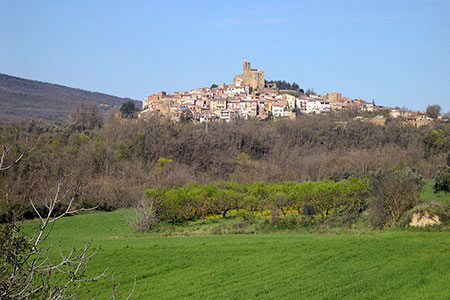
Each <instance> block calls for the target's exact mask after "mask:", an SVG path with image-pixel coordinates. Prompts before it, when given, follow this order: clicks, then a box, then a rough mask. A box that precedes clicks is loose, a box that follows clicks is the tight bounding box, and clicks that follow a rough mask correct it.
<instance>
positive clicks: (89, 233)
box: [24, 210, 450, 299]
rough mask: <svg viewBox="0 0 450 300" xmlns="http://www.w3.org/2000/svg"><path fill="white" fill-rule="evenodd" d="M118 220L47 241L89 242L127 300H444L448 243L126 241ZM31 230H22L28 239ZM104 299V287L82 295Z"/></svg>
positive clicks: (102, 218) (93, 220) (81, 226)
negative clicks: (132, 292) (131, 292)
mask: <svg viewBox="0 0 450 300" xmlns="http://www.w3.org/2000/svg"><path fill="white" fill-rule="evenodd" d="M128 213H129V211H127V210H118V211H114V212H94V213H88V214H83V215H78V216H72V217H66V218H63V219H61V220H59V221H58V222H57V223H56V225H55V228H54V230H53V232H52V235H51V236H50V240H49V241H53V242H54V243H57V242H58V241H59V239H60V238H61V239H62V245H63V248H64V249H65V250H66V251H69V249H70V248H71V247H72V246H75V247H77V248H80V247H82V246H83V243H84V242H86V241H90V240H92V245H93V247H95V248H97V247H98V246H99V245H101V248H102V249H101V251H100V252H99V253H98V254H97V255H96V256H95V257H94V259H93V260H92V261H91V263H90V265H89V271H90V272H92V273H93V274H95V273H100V272H101V271H102V270H103V268H105V267H106V266H108V265H109V266H111V269H110V270H111V272H112V273H113V274H114V276H115V279H116V281H117V282H118V283H119V284H120V290H121V291H122V292H123V293H125V292H127V291H129V290H130V289H131V288H132V285H133V278H134V276H136V279H137V287H136V292H135V296H134V297H133V299H256V298H262V299H449V298H450V285H449V284H448V283H449V282H450V271H449V270H450V242H449V241H450V233H449V232H427V231H415V232H411V231H395V230H391V231H372V232H365V233H357V232H341V233H340V234H331V233H326V234H320V233H276V234H247V235H210V236H184V237H179V236H173V237H161V236H156V235H155V234H137V233H134V232H133V231H132V230H131V228H130V226H129V225H128V223H127V221H126V216H127V214H128ZM36 225H37V223H36V222H26V223H25V224H24V230H25V231H31V230H32V228H33V226H36ZM90 288H92V291H96V292H98V293H100V295H99V298H98V299H108V297H109V295H110V289H111V281H110V280H104V281H101V282H99V283H95V286H93V285H89V286H85V287H84V290H83V293H87V291H88V290H89V289H90Z"/></svg>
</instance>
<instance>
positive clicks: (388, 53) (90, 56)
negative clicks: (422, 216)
mask: <svg viewBox="0 0 450 300" xmlns="http://www.w3.org/2000/svg"><path fill="white" fill-rule="evenodd" d="M244 56H245V58H246V59H247V60H249V61H251V62H252V67H253V68H258V69H262V70H264V71H265V77H266V79H281V80H286V81H291V82H292V81H295V82H297V83H299V84H300V86H301V87H302V88H305V89H306V88H311V87H312V88H314V89H315V90H316V91H317V92H318V93H320V94H326V93H327V92H329V91H338V92H341V93H342V94H343V95H345V96H347V97H350V98H357V97H361V98H363V99H365V100H368V101H371V100H372V99H374V100H375V102H376V103H377V104H383V105H390V106H406V107H409V108H412V109H425V107H426V105H427V104H434V103H437V104H440V105H441V106H442V107H443V109H444V111H445V112H446V111H449V110H450V1H449V0H442V1H432V0H429V1H411V0H405V1H402V0H389V1H380V0H374V1H370V0H353V1H334V0H333V1H273V0H272V1H261V0H259V1H194V0H191V1H111V0H110V1H97V0H96V1H81V0H77V1H63V0H58V1H12V0H0V73H6V74H9V75H14V76H19V77H25V78H29V79H36V80H41V81H46V82H51V83H58V84H63V85H67V86H70V87H77V88H82V89H87V90H91V91H100V92H104V93H108V94H112V95H117V96H127V97H132V98H134V99H140V100H142V99H143V98H144V97H146V96H148V95H150V94H153V93H155V92H158V91H161V90H165V91H168V92H173V91H179V90H187V89H191V88H197V87H204V86H210V85H211V84H212V83H221V82H227V83H230V82H232V80H233V77H234V76H235V75H237V74H239V73H241V71H242V58H243V57H244Z"/></svg>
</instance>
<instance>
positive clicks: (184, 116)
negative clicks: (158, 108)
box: [180, 109, 194, 123]
mask: <svg viewBox="0 0 450 300" xmlns="http://www.w3.org/2000/svg"><path fill="white" fill-rule="evenodd" d="M192 120H194V116H193V115H192V111H191V110H190V109H185V110H183V112H182V113H181V116H180V121H181V122H182V123H187V122H189V121H192Z"/></svg>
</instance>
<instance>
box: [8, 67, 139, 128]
mask: <svg viewBox="0 0 450 300" xmlns="http://www.w3.org/2000/svg"><path fill="white" fill-rule="evenodd" d="M128 100H130V99H129V98H120V97H116V96H111V95H107V94H103V93H98V92H90V91H86V90H82V89H77V88H71V87H67V86H63V85H58V84H52V83H47V82H41V81H36V80H29V79H24V78H19V77H14V76H10V75H6V74H0V120H2V121H4V120H14V119H15V120H17V119H27V118H38V119H43V120H48V121H52V120H55V119H58V118H63V119H65V118H67V117H68V116H69V114H70V112H71V111H72V108H73V107H74V105H75V104H76V103H79V102H94V103H96V104H97V105H99V107H100V109H101V110H102V111H104V112H105V111H107V110H109V109H111V108H117V107H119V106H120V105H122V104H123V103H124V102H126V101H128ZM140 103H141V102H140V101H139V104H138V107H140Z"/></svg>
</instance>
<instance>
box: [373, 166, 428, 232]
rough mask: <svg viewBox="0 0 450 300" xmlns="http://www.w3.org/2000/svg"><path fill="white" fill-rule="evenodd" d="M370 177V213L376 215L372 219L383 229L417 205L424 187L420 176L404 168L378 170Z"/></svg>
mask: <svg viewBox="0 0 450 300" xmlns="http://www.w3.org/2000/svg"><path fill="white" fill-rule="evenodd" d="M372 177H373V178H372V194H373V196H374V197H375V201H374V202H373V206H372V212H375V213H376V214H377V216H376V217H375V218H374V219H375V220H377V221H376V223H379V224H382V226H383V227H389V226H392V225H394V224H395V222H397V220H398V219H399V218H400V217H401V216H402V215H403V214H404V213H405V212H407V211H408V210H410V209H411V208H413V207H414V206H415V205H416V204H417V202H418V199H419V196H420V194H421V192H422V189H423V186H424V181H423V179H422V175H421V174H420V173H419V172H417V171H415V170H412V169H410V168H405V169H403V170H396V169H387V170H378V171H377V172H376V173H374V174H373V176H372Z"/></svg>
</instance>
